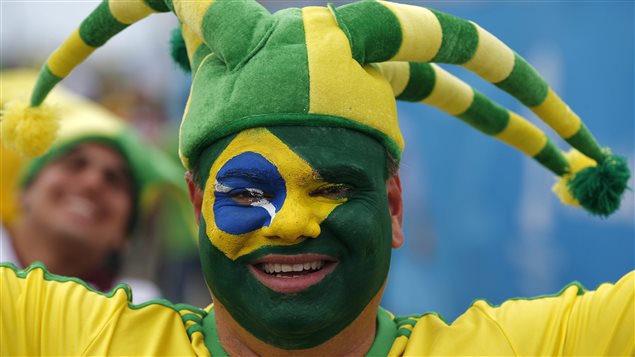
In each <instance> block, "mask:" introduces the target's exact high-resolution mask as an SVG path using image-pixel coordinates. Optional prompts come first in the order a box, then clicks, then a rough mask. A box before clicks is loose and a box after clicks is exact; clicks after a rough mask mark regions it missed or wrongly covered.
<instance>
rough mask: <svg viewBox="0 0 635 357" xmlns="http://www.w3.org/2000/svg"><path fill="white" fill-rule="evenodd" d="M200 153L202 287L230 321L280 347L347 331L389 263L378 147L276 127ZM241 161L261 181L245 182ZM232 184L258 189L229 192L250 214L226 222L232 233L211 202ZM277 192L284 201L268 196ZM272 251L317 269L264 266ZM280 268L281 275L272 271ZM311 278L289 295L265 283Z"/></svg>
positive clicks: (338, 132)
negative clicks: (313, 278) (205, 286)
mask: <svg viewBox="0 0 635 357" xmlns="http://www.w3.org/2000/svg"><path fill="white" fill-rule="evenodd" d="M241 137H242V139H241ZM256 139H257V140H256ZM228 141H231V142H229V143H228ZM238 144H240V145H238ZM238 148H239V149H238ZM268 148H271V149H270V150H269V149H268ZM281 153H284V155H285V156H284V158H283V157H281V156H280V155H281ZM202 159H203V160H202V161H201V162H203V163H207V164H208V165H210V164H211V163H212V162H213V164H212V165H211V169H209V170H206V171H203V172H210V177H209V178H208V180H207V183H206V185H205V190H204V192H205V193H204V195H205V198H208V201H207V202H205V200H204V203H203V211H205V210H207V211H208V213H204V214H203V219H202V220H201V228H200V236H199V243H200V254H201V262H202V266H203V271H204V274H205V278H206V281H207V283H208V285H209V287H210V289H211V290H212V292H213V293H214V296H215V297H216V298H217V299H218V300H219V301H220V302H221V303H222V304H223V305H224V306H225V308H226V309H227V310H228V311H229V313H230V314H231V316H232V318H233V319H235V320H236V321H237V322H238V323H239V324H240V325H241V326H242V327H243V328H245V329H246V330H248V331H249V332H250V333H252V334H253V335H254V336H256V337H257V338H259V339H261V340H263V341H265V342H267V343H269V344H272V345H274V346H277V347H281V348H286V349H303V348H310V347H314V346H317V345H319V344H321V343H323V342H324V341H326V340H328V339H329V338H331V337H333V336H335V335H336V334H338V333H339V332H340V331H342V330H343V329H344V328H346V327H347V326H348V325H349V324H350V323H351V322H352V321H353V320H354V319H355V318H356V317H357V316H358V315H359V314H360V313H361V311H362V310H363V309H364V308H365V307H366V306H367V305H368V303H369V301H370V300H371V299H372V298H373V297H374V296H376V294H377V293H378V291H379V289H380V288H381V285H382V284H383V282H384V281H385V279H386V276H387V273H388V266H389V264H390V246H391V223H390V214H389V210H388V201H387V196H386V191H385V180H386V164H385V162H386V158H385V150H384V148H383V146H382V145H380V144H379V143H378V142H377V141H375V140H374V139H372V138H370V137H368V136H366V135H364V134H361V133H359V132H356V131H353V130H347V129H342V128H321V127H316V128H310V127H276V128H271V129H269V131H265V130H264V129H256V130H249V131H244V132H242V133H241V134H239V135H238V136H236V137H235V138H233V139H227V140H225V141H222V142H217V143H216V144H214V145H213V146H211V147H210V148H208V150H206V151H205V153H204V154H203V156H202ZM263 160H264V161H263ZM248 162H250V163H251V164H247V163H248ZM269 165H272V166H273V167H275V168H276V169H277V172H278V173H279V177H280V178H282V180H283V181H284V183H285V189H286V190H283V189H282V188H281V187H282V186H281V185H279V184H278V183H276V182H278V181H277V176H276V174H275V173H276V170H273V169H272V167H271V166H269ZM208 167H209V166H208ZM250 167H253V168H257V170H254V171H253V172H256V173H257V174H256V175H255V176H257V177H260V178H262V177H267V178H268V179H267V180H263V181H266V182H263V183H258V182H256V183H254V182H253V181H257V180H256V179H255V178H253V177H252V178H249V179H248V180H247V181H248V182H246V183H245V182H243V181H242V180H245V177H243V176H244V175H243V173H244V171H249V168H250ZM239 168H240V170H238V169H239ZM202 169H205V167H202ZM241 171H243V172H241ZM230 172H234V173H240V174H236V175H233V176H232V175H228V174H227V173H230ZM216 183H218V184H219V185H215V184H216ZM237 188H238V189H245V190H246V189H247V188H250V189H253V190H259V191H252V192H249V191H247V192H249V193H246V194H241V195H238V197H239V199H240V200H243V199H245V200H244V201H241V202H243V204H245V206H243V207H242V208H241V209H243V210H245V211H247V210H254V211H253V212H254V213H253V214H252V213H249V214H246V215H245V218H243V219H242V221H243V222H245V224H244V225H240V224H236V225H234V227H239V228H236V230H234V232H237V234H231V233H228V232H227V231H225V230H223V229H226V230H230V229H231V228H227V227H226V226H225V223H222V222H224V221H225V220H228V222H229V221H230V220H231V218H230V211H227V212H224V211H222V209H223V208H221V207H219V208H218V209H217V208H215V207H214V205H215V204H216V202H217V201H220V200H221V198H222V199H223V200H225V199H226V198H225V197H227V196H224V195H228V194H229V193H230V192H232V191H231V190H236V189H237ZM228 189H229V190H228ZM283 191H284V198H283V199H280V198H279V196H276V195H277V194H280V193H281V192H283ZM242 192H245V191H242ZM254 192H255V194H253V193H254ZM261 192H262V193H261ZM236 197H237V196H234V198H236ZM211 198H213V199H211ZM262 198H265V199H266V201H267V202H268V204H271V205H272V206H273V209H272V210H275V215H273V216H274V218H273V219H272V220H271V219H270V217H271V216H272V215H270V214H268V212H269V211H268V210H267V209H265V208H264V207H263V206H264V205H266V204H260V203H259V204H258V205H255V206H254V205H251V204H250V203H249V202H258V201H259V200H260V199H262ZM280 200H282V201H283V203H282V206H281V207H278V206H277V205H278V202H279V201H280ZM320 207H321V208H322V209H319V208H320ZM325 207H326V208H328V209H325ZM293 212H295V213H296V215H295V216H294V215H292V214H291V213H293ZM298 212H299V213H298ZM226 216H227V217H226ZM316 217H317V218H316ZM236 221H240V219H236ZM283 222H284V223H285V225H282V224H279V223H283ZM316 224H317V229H316V228H315V225H316ZM228 226H229V224H228ZM210 227H212V229H210ZM220 227H225V228H222V229H221V228H220ZM249 229H252V230H251V231H249V232H247V233H239V232H244V231H246V230H249ZM316 232H317V234H316ZM206 233H207V234H206ZM303 235H304V237H302V236H303ZM307 237H312V238H316V239H307ZM229 238H231V239H233V240H234V241H241V242H242V243H241V244H240V245H241V248H238V249H235V250H227V249H226V248H227V247H229V245H226V244H225V243H223V242H224V240H226V239H229ZM252 241H257V242H258V243H257V244H252V243H250V242H252ZM280 242H286V243H282V244H280ZM244 247H249V248H248V249H244ZM228 252H229V253H230V254H228ZM271 257H274V258H275V259H279V260H280V261H282V262H283V263H284V262H285V261H286V262H292V261H294V259H295V261H301V260H302V259H305V260H309V261H311V260H312V259H314V260H315V261H313V262H314V263H316V262H322V263H323V264H324V265H323V266H321V267H320V266H319V265H314V267H315V269H313V268H312V267H311V262H309V263H308V267H309V270H308V271H309V272H308V273H307V271H306V270H304V271H302V272H301V273H302V274H304V273H307V274H306V275H302V276H300V277H299V278H296V277H292V276H293V274H295V273H293V272H286V273H285V272H275V271H274V270H276V269H269V268H275V264H270V265H269V267H267V266H266V265H267V264H263V262H265V263H266V262H271V260H268V259H272V258H271ZM279 265H280V266H284V265H285V264H279ZM291 265H294V264H287V266H291ZM304 266H305V267H306V266H307V264H305V265H304ZM265 270H269V272H266V271H265ZM325 272H326V273H325ZM283 274H286V275H285V276H287V278H282V277H276V275H283ZM298 274H300V273H298ZM319 274H322V276H321V277H319V279H316V282H313V283H311V284H308V285H307V287H305V288H302V289H296V290H294V291H293V292H292V293H289V292H284V291H280V289H278V290H276V289H274V288H272V287H271V286H268V284H269V285H271V284H270V283H271V281H272V280H276V281H278V282H282V284H283V285H284V284H285V283H286V282H287V281H294V280H295V279H297V280H303V279H304V280H310V278H307V277H311V276H317V275H319ZM263 276H264V277H265V278H263ZM288 276H291V277H288ZM263 281H265V283H263ZM274 285H275V284H274ZM287 285H289V284H287ZM291 285H293V284H291ZM282 290H284V289H282Z"/></svg>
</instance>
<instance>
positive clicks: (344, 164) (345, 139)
mask: <svg viewBox="0 0 635 357" xmlns="http://www.w3.org/2000/svg"><path fill="white" fill-rule="evenodd" d="M263 131H266V133H267V134H270V135H258V133H259V132H260V133H262V132H263ZM245 138H251V139H252V140H245ZM238 142H239V143H238ZM274 142H281V143H282V145H283V146H284V147H283V148H282V150H283V151H284V150H287V151H289V152H290V153H293V155H294V156H298V157H299V158H301V159H302V160H304V161H306V162H307V163H308V165H309V166H310V167H311V169H312V172H313V173H312V174H313V176H314V178H316V179H329V178H330V177H331V176H333V175H336V174H337V173H348V174H354V173H355V172H358V173H362V172H364V171H376V170H377V169H380V170H385V165H386V152H385V149H384V148H383V146H382V145H381V144H380V143H379V142H378V141H377V140H375V139H374V138H372V137H370V136H368V135H365V134H363V133H361V132H358V131H355V130H352V129H346V128H336V127H306V126H304V127H303V126H278V127H267V128H255V129H247V130H244V131H242V132H240V133H238V134H236V135H233V136H231V137H227V138H224V139H223V140H220V141H217V142H216V143H214V144H213V145H211V146H210V147H209V148H208V149H207V150H205V151H204V153H203V155H201V162H200V169H201V173H202V174H204V175H206V174H207V173H209V171H210V170H209V169H210V168H211V166H212V165H213V164H214V163H215V162H216V161H217V160H226V159H227V156H230V157H231V156H233V154H239V153H241V152H247V151H250V150H259V148H268V147H269V146H270V145H273V143H274ZM236 144H239V146H240V147H239V148H238V149H237V148H236ZM228 151H231V153H230V152H228ZM275 152H276V154H279V152H278V151H275ZM228 154H229V155H228ZM264 156H267V155H264ZM280 164H281V165H283V166H284V165H287V163H285V162H284V161H283V162H281V163H280Z"/></svg>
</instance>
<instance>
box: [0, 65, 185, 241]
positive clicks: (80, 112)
mask: <svg viewBox="0 0 635 357" xmlns="http://www.w3.org/2000/svg"><path fill="white" fill-rule="evenodd" d="M0 73H1V75H2V81H0V108H2V110H5V107H6V106H7V105H9V106H10V105H11V100H14V99H19V98H28V95H29V93H30V91H31V89H32V88H33V85H34V83H35V80H36V78H37V71H34V70H30V69H16V70H5V71H2V72H0ZM49 101H50V102H51V103H52V106H51V108H50V109H49V110H56V111H58V112H60V113H61V116H62V119H61V120H60V123H59V124H60V128H59V132H58V134H57V137H56V138H55V141H54V143H53V145H52V147H51V148H50V150H49V151H47V152H46V154H44V155H42V156H40V157H37V158H34V159H30V158H27V157H23V156H20V155H18V154H17V153H16V152H15V151H13V150H12V149H10V148H7V147H6V146H5V139H4V137H3V139H2V140H1V141H0V159H1V160H0V162H1V165H0V166H1V169H2V172H1V174H0V177H1V178H2V180H1V182H2V183H1V184H0V191H1V193H2V200H1V201H0V203H1V205H2V208H1V209H0V213H1V215H0V221H2V223H3V224H6V225H11V224H12V223H13V221H14V220H15V219H16V218H17V217H18V216H19V207H18V205H17V197H16V194H17V192H18V191H19V190H20V186H25V185H28V184H29V183H30V182H31V181H32V180H33V179H34V178H35V177H36V176H37V174H38V172H39V171H40V170H41V169H42V168H43V167H44V166H46V165H47V163H49V162H51V161H52V160H54V159H55V158H57V157H58V156H59V155H61V154H62V153H64V152H66V151H67V150H69V149H71V148H73V147H74V146H76V145H78V144H80V143H83V142H88V141H90V142H93V141H98V142H103V143H106V144H108V145H111V146H113V147H114V148H116V149H117V150H118V151H119V152H120V153H121V155H122V156H123V157H124V158H125V160H126V161H127V162H128V164H129V166H130V170H131V172H132V176H133V177H132V178H133V181H134V183H135V189H136V197H135V198H134V200H133V201H134V204H135V208H136V209H135V210H134V212H133V214H134V215H135V218H137V217H138V216H139V215H145V214H147V213H151V210H152V209H153V206H155V204H156V203H157V202H158V201H159V200H162V199H167V200H169V202H171V203H172V204H177V205H178V206H179V207H180V209H179V210H177V211H178V212H179V214H180V215H181V216H182V220H183V222H184V223H185V224H187V225H188V226H189V227H185V228H189V229H190V232H192V233H193V232H195V229H196V227H195V222H194V221H193V219H192V217H191V213H190V212H189V202H188V199H187V190H186V188H185V183H184V180H183V176H184V171H183V170H182V169H181V168H179V167H178V165H177V164H176V163H174V162H173V161H172V160H170V159H169V158H168V157H167V156H166V155H164V154H163V153H161V152H159V151H158V150H156V149H154V148H151V147H149V146H147V145H144V143H143V141H142V139H141V138H140V137H139V136H138V135H137V134H136V133H135V132H134V131H133V130H132V129H131V128H129V127H128V125H127V123H125V122H123V121H122V120H121V119H120V118H118V117H117V116H115V115H114V114H112V113H110V112H109V111H107V110H105V109H103V108H101V107H100V106H98V105H97V104H95V103H93V102H91V101H89V100H87V99H84V98H82V97H80V96H77V95H74V94H72V93H70V92H69V91H66V90H64V88H61V87H60V88H56V89H55V90H54V91H52V92H51V93H50V96H49ZM133 221H134V220H133ZM133 223H134V222H133ZM131 228H133V227H131ZM192 236H195V235H194V234H192Z"/></svg>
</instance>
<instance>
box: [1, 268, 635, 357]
mask: <svg viewBox="0 0 635 357" xmlns="http://www.w3.org/2000/svg"><path fill="white" fill-rule="evenodd" d="M0 283H1V286H0V297H1V300H2V301H1V304H0V305H1V307H2V315H1V326H0V327H1V329H0V337H1V339H0V341H2V343H1V347H0V352H1V354H2V356H16V355H29V356H36V355H65V356H90V355H119V356H123V355H125V356H155V355H161V356H210V355H213V356H218V355H225V352H224V351H223V350H222V347H221V346H220V344H219V343H218V338H217V334H216V331H215V324H214V314H213V310H211V309H209V308H208V309H207V311H205V310H202V309H199V308H195V307H192V306H188V305H179V304H170V303H169V302H167V301H165V300H157V301H153V302H149V303H145V304H142V305H133V304H132V303H131V302H130V298H131V293H130V291H129V289H128V288H127V287H125V286H121V287H118V288H116V289H115V290H113V292H111V293H110V294H103V293H99V292H96V291H93V290H92V289H90V288H88V287H86V285H85V284H84V283H83V282H81V281H80V280H78V279H74V278H65V277H60V276H56V275H53V274H50V273H48V272H47V271H46V270H45V269H44V268H43V267H42V266H41V265H40V264H35V265H32V266H31V267H29V268H28V269H26V270H18V269H17V268H15V267H14V266H12V265H10V264H2V265H0ZM634 293H635V278H634V273H633V272H631V273H629V274H627V275H626V276H625V277H623V278H622V279H621V280H620V281H619V282H618V283H616V284H615V285H612V284H603V285H601V286H600V287H599V288H598V289H597V291H593V292H585V291H584V290H583V289H582V288H581V287H579V286H577V285H570V286H568V287H567V288H565V289H563V290H562V291H561V292H560V293H559V294H558V295H554V296H547V297H540V298H536V299H531V300H509V301H507V302H505V303H504V304H502V305H501V306H499V307H493V306H490V305H488V304H487V303H486V302H484V301H477V302H475V303H474V304H473V305H472V307H470V309H468V310H467V312H466V313H465V314H463V315H462V316H461V317H459V318H458V319H457V320H456V321H454V322H453V323H452V324H450V325H448V324H446V323H445V322H443V321H442V320H441V319H440V318H439V317H438V316H437V315H434V314H426V315H423V316H415V317H398V318H394V317H392V315H390V314H389V313H387V312H386V311H385V310H383V309H380V311H379V312H378V319H377V321H378V329H377V331H378V334H377V336H376V338H375V342H374V344H373V346H372V347H371V350H370V353H369V354H370V355H373V356H375V355H385V354H386V353H387V351H388V350H390V352H388V355H390V356H555V355H566V356H569V355H584V356H607V355H608V356H626V355H628V356H632V355H633V353H634V343H635V342H634V341H635V332H634V327H633V326H634V323H635V321H634V316H635V314H634V311H633V304H634V300H635V297H634Z"/></svg>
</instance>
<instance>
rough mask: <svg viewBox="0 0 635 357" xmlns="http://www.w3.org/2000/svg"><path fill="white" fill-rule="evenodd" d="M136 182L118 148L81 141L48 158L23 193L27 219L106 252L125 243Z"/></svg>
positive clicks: (75, 242) (81, 243)
mask: <svg viewBox="0 0 635 357" xmlns="http://www.w3.org/2000/svg"><path fill="white" fill-rule="evenodd" d="M132 195H133V182H132V178H131V175H130V172H129V169H128V165H127V163H126V161H125V160H124V159H123V157H122V156H121V155H120V154H119V152H118V151H117V150H115V149H114V148H112V147H110V146H107V145H104V144H100V143H82V144H78V145H77V146H75V147H74V148H71V149H70V150H68V151H67V152H65V153H64V154H62V155H61V156H60V157H58V158H56V159H54V160H53V161H52V162H50V163H48V164H47V165H46V166H45V167H44V168H42V170H41V171H40V172H39V173H38V174H37V176H36V177H35V179H34V180H33V182H32V183H31V184H30V185H29V186H28V187H27V188H26V190H25V191H24V193H23V195H22V205H23V208H24V209H23V210H24V219H26V220H28V222H29V223H30V224H34V225H38V226H39V228H41V229H44V230H45V231H47V232H50V233H51V234H54V235H57V236H62V237H65V238H66V240H67V241H68V242H69V243H74V244H78V245H84V246H85V247H91V248H92V249H100V250H103V251H104V252H107V251H110V250H112V249H119V248H120V247H121V246H122V245H123V244H124V243H125V237H126V235H127V229H128V224H129V221H130V217H131V212H132Z"/></svg>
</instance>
